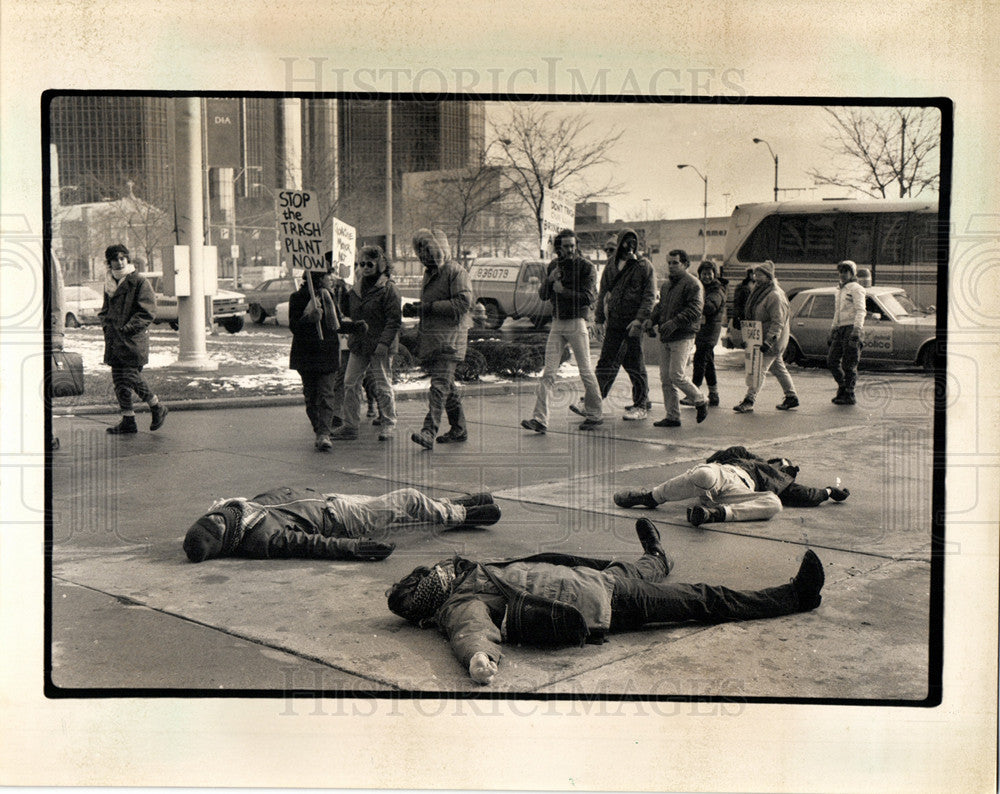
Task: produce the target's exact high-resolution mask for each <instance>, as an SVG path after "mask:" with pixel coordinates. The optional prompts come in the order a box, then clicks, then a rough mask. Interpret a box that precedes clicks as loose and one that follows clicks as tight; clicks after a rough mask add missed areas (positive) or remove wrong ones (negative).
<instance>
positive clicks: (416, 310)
mask: <svg viewBox="0 0 1000 794" xmlns="http://www.w3.org/2000/svg"><path fill="white" fill-rule="evenodd" d="M422 308H423V306H422V305H421V303H420V301H417V302H416V303H404V304H403V316H404V317H419V316H420V313H421V309H422Z"/></svg>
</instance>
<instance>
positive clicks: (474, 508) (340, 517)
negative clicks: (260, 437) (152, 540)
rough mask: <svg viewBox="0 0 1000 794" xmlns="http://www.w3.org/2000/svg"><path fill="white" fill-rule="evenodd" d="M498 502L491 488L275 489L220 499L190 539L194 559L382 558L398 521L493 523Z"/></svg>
mask: <svg viewBox="0 0 1000 794" xmlns="http://www.w3.org/2000/svg"><path fill="white" fill-rule="evenodd" d="M499 520H500V507H499V506H498V505H496V504H494V502H493V496H492V495H491V494H488V493H479V494H472V495H470V496H463V497H459V498H449V499H432V498H431V497H429V496H426V495H425V494H423V493H421V492H420V491H418V490H417V489H415V488H400V489H399V490H396V491H390V492H389V493H387V494H385V495H384V496H359V495H348V494H335V493H328V494H321V493H319V492H317V491H314V490H312V489H311V488H288V487H281V488H273V489H272V490H270V491H266V492H264V493H262V494H259V495H258V496H255V497H253V499H221V500H219V501H217V502H216V503H215V504H213V505H212V506H211V507H210V508H209V510H208V512H207V513H205V515H203V516H202V517H201V518H199V519H198V520H197V521H195V523H194V525H193V526H192V527H191V528H190V529H189V530H188V531H187V535H186V536H185V538H184V552H185V553H186V554H187V556H188V559H189V560H191V562H202V561H203V560H208V559H211V558H213V557H249V558H251V559H258V560H265V559H272V558H288V557H309V558H312V559H320V560H370V561H374V560H384V559H385V558H386V557H388V556H389V555H390V554H392V550H393V549H394V548H395V547H396V545H395V544H394V543H389V542H386V540H385V538H386V537H387V536H388V534H389V531H390V530H391V528H392V527H396V526H401V525H404V524H416V523H424V524H432V525H434V526H440V527H443V528H445V529H452V528H457V527H472V526H490V525H492V524H495V523H496V522H497V521H499Z"/></svg>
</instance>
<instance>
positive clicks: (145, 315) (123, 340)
mask: <svg viewBox="0 0 1000 794" xmlns="http://www.w3.org/2000/svg"><path fill="white" fill-rule="evenodd" d="M104 259H105V262H107V266H108V272H107V273H106V274H105V277H104V304H103V305H102V306H101V310H100V312H98V314H97V316H98V317H99V318H100V320H101V327H102V328H103V329H104V363H105V364H107V365H108V366H110V367H111V382H112V384H113V385H114V388H115V397H116V398H117V399H118V408H119V410H120V412H121V421H120V422H119V423H118V424H117V425H114V426H113V427H109V428H108V432H109V433H112V434H114V435H121V434H126V433H137V432H139V428H138V427H137V426H136V424H135V411H134V410H132V392H135V393H136V394H137V395H138V396H139V399H140V400H143V401H144V402H145V403H146V404H147V405H148V406H149V412H150V414H152V417H153V420H152V422H151V423H150V425H149V429H150V430H158V429H159V428H160V427H162V426H163V421H164V420H165V419H166V417H167V406H165V405H163V404H162V403H161V402H160V400H159V398H158V397H157V396H156V394H154V393H153V390H152V389H151V388H149V384H147V383H146V381H145V379H144V378H143V377H142V368H143V367H144V366H146V364H148V363H149V330H148V329H149V326H150V323H152V322H153V320H154V319H155V317H156V296H155V295H154V294H153V288H152V287H151V286H150V285H149V282H148V281H147V280H146V278H145V277H144V276H142V275H140V274H139V273H137V272H136V270H135V266H134V265H133V264H132V263H131V262H130V261H129V253H128V249H127V248H126V247H125V246H124V245H120V244H119V245H109V246H108V247H107V248H106V249H105V251H104Z"/></svg>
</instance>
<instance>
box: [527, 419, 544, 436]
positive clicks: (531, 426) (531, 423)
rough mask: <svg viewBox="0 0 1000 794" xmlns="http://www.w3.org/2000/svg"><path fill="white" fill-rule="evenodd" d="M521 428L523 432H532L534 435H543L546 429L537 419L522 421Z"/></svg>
mask: <svg viewBox="0 0 1000 794" xmlns="http://www.w3.org/2000/svg"><path fill="white" fill-rule="evenodd" d="M521 427H523V428H524V429H525V430H534V431H535V432H536V433H544V432H545V431H546V430H548V428H547V427H546V426H545V425H543V424H542V423H541V422H539V421H538V420H537V419H522V420H521Z"/></svg>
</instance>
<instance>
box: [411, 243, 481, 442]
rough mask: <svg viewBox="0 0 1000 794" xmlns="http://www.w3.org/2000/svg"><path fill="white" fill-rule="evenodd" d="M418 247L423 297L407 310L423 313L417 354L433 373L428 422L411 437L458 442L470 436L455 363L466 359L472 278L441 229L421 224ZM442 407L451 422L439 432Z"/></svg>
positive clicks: (416, 248)
mask: <svg viewBox="0 0 1000 794" xmlns="http://www.w3.org/2000/svg"><path fill="white" fill-rule="evenodd" d="M413 250H414V251H415V252H416V254H417V258H418V259H419V260H420V262H421V263H422V264H423V266H424V282H423V287H422V289H421V291H420V301H419V302H418V303H410V304H407V306H406V312H405V313H404V316H409V317H413V316H419V317H420V326H419V339H420V343H419V347H418V353H417V356H418V358H419V359H420V362H421V364H422V366H423V368H424V370H425V371H426V372H427V374H428V375H430V378H431V387H430V393H429V395H428V410H427V415H426V416H425V417H424V425H423V428H421V430H420V432H419V433H412V434H411V435H410V440H411V441H413V442H414V443H415V444H419V445H420V446H422V447H423V448H424V449H433V448H434V441H435V440H437V442H438V443H439V444H456V443H461V442H463V441H466V440H468V438H469V433H468V429H467V428H466V426H465V411H464V410H463V409H462V394H461V392H460V391H459V388H458V384H456V383H455V367H457V366H458V363H459V362H460V361H464V360H465V351H466V348H467V346H468V343H469V328H470V327H472V282H471V281H470V280H469V274H468V272H467V271H466V270H465V268H464V267H462V266H461V265H460V264H458V263H457V262H454V261H452V259H451V247H450V246H449V245H448V238H447V237H445V236H444V232H442V231H440V230H439V229H434V230H433V231H431V230H429V229H418V230H417V232H416V234H414V235H413ZM442 410H443V411H444V412H445V413H446V414H447V416H448V423H449V424H450V425H451V426H450V428H449V429H448V432H447V433H444V434H442V435H440V436H437V431H438V427H439V426H440V423H441V411H442ZM435 436H436V439H435Z"/></svg>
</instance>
